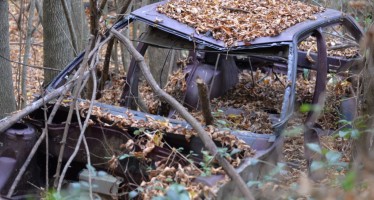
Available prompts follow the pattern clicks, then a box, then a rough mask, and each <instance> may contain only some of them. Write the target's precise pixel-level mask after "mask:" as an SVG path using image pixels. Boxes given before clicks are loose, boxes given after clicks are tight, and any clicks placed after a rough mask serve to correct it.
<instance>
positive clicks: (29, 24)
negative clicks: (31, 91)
mask: <svg viewBox="0 0 374 200" xmlns="http://www.w3.org/2000/svg"><path fill="white" fill-rule="evenodd" d="M35 1H36V0H31V1H30V9H29V19H28V21H27V34H26V44H25V53H24V55H23V64H24V65H23V66H22V78H21V89H22V99H21V102H18V103H19V104H21V108H24V107H25V106H26V103H27V91H26V81H27V64H28V61H29V56H30V48H31V39H32V33H33V27H32V21H33V19H34V13H35Z"/></svg>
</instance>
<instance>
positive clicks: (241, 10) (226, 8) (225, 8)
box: [221, 6, 251, 13]
mask: <svg viewBox="0 0 374 200" xmlns="http://www.w3.org/2000/svg"><path fill="white" fill-rule="evenodd" d="M221 8H222V9H224V10H230V11H240V12H245V13H251V12H249V11H247V10H243V9H240V8H230V7H225V6H221Z"/></svg>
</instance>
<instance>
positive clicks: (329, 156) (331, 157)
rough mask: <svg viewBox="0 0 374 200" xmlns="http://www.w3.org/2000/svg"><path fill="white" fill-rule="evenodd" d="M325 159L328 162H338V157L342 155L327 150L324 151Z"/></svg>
mask: <svg viewBox="0 0 374 200" xmlns="http://www.w3.org/2000/svg"><path fill="white" fill-rule="evenodd" d="M325 156H326V160H327V162H328V163H329V164H330V163H331V164H334V163H336V162H339V159H340V158H341V157H342V155H341V153H339V152H336V151H329V152H327V153H326V155H325Z"/></svg>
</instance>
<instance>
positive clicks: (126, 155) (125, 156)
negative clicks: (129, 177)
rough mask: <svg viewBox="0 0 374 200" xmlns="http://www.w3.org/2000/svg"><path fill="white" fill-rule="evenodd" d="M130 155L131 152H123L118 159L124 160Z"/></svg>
mask: <svg viewBox="0 0 374 200" xmlns="http://www.w3.org/2000/svg"><path fill="white" fill-rule="evenodd" d="M129 157H132V155H129V154H122V155H121V156H120V157H118V160H123V159H125V158H129Z"/></svg>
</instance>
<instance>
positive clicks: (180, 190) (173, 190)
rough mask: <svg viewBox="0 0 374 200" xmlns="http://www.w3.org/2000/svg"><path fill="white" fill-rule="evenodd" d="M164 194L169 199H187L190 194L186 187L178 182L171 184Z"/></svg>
mask: <svg viewBox="0 0 374 200" xmlns="http://www.w3.org/2000/svg"><path fill="white" fill-rule="evenodd" d="M166 196H167V197H168V199H170V200H189V199H190V196H189V194H188V192H187V190H186V188H185V187H184V186H182V185H179V184H173V185H171V186H170V187H169V189H168V191H167V192H166Z"/></svg>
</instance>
